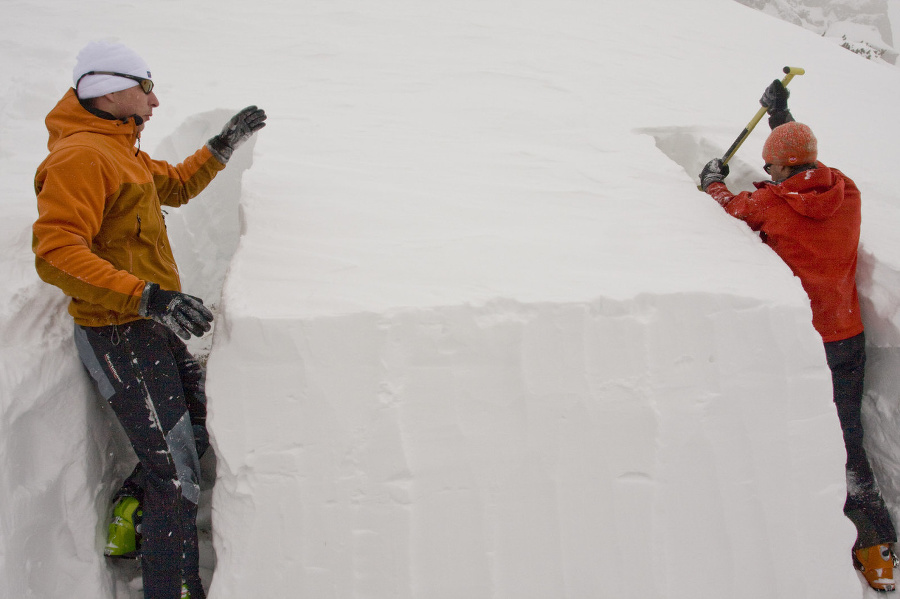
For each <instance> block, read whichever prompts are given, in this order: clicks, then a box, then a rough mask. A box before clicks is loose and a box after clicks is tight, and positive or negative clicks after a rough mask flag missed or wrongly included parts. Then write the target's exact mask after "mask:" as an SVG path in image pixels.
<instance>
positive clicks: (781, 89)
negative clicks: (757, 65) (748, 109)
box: [759, 79, 794, 129]
mask: <svg viewBox="0 0 900 599" xmlns="http://www.w3.org/2000/svg"><path fill="white" fill-rule="evenodd" d="M790 95H791V92H789V91H788V89H787V88H786V87H785V86H784V84H783V83H781V81H779V80H778V79H776V80H775V81H773V82H772V83H770V84H769V87H767V88H766V91H764V92H763V95H762V97H761V98H760V99H759V103H760V104H761V105H762V106H764V107H765V108H766V112H768V113H769V128H770V129H774V128H775V127H778V126H779V125H783V124H785V123H789V122H791V121H793V120H794V116H793V115H792V114H791V111H790V110H788V97H789V96H790Z"/></svg>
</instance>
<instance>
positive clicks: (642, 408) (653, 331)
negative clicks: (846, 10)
mask: <svg viewBox="0 0 900 599" xmlns="http://www.w3.org/2000/svg"><path fill="white" fill-rule="evenodd" d="M376 4H377V6H376ZM4 22H5V24H6V27H5V28H4V34H3V38H2V42H3V46H4V50H5V51H4V53H3V58H2V59H0V75H2V78H3V81H5V82H6V85H5V86H3V87H2V89H0V131H2V136H0V181H2V183H0V185H2V186H3V192H4V193H3V197H4V207H5V214H4V218H3V219H2V220H0V231H2V233H3V234H2V235H0V240H2V241H0V243H2V244H3V252H2V255H3V260H2V261H0V279H2V280H3V281H4V285H3V287H2V294H3V297H2V298H0V348H2V360H0V368H2V369H0V373H2V375H0V506H2V507H0V596H3V597H40V598H56V597H66V598H68V597H118V598H129V599H134V598H137V597H140V590H139V586H140V585H139V580H135V579H134V577H135V571H134V569H133V568H132V569H130V570H129V569H128V568H126V567H123V566H122V565H120V564H119V565H113V566H109V565H107V564H106V563H105V561H104V559H103V558H102V557H101V548H102V544H103V539H104V535H105V525H106V521H107V517H108V514H109V509H110V508H109V503H108V502H109V497H110V495H111V494H112V492H113V491H114V489H115V487H116V485H117V484H118V483H119V482H120V480H121V477H122V476H124V474H125V473H127V471H128V470H129V469H130V467H131V465H132V463H131V462H130V461H129V459H128V458H125V457H122V456H127V455H128V453H127V450H125V449H123V448H124V441H123V439H122V436H121V433H120V431H119V429H118V425H117V424H116V423H115V422H113V419H112V418H111V417H110V415H109V410H108V409H104V408H103V407H102V405H101V403H100V402H99V401H98V399H97V398H96V397H95V396H94V395H93V392H92V390H91V388H90V385H89V381H88V380H87V376H86V375H85V374H84V373H83V371H82V369H81V367H80V364H79V363H78V359H77V357H76V355H75V351H74V347H73V344H72V340H71V322H70V319H69V317H68V315H67V314H66V313H65V299H64V298H63V297H61V294H60V293H59V292H58V290H56V289H54V288H52V287H49V286H47V285H44V284H43V283H41V282H40V281H39V280H38V279H37V277H36V275H35V273H34V271H33V266H32V262H33V258H32V255H31V252H30V225H31V222H32V221H33V219H34V216H35V210H34V198H33V194H32V191H31V188H32V184H31V179H32V176H33V173H34V168H35V167H36V166H37V164H38V163H39V162H40V160H41V159H43V157H44V155H45V153H46V149H45V143H46V133H45V131H44V128H43V124H42V121H43V118H44V116H45V115H46V113H47V111H49V109H50V108H51V107H52V106H53V105H54V103H55V102H56V101H57V100H58V99H59V97H61V96H62V94H63V92H64V91H65V89H66V86H67V84H68V83H69V81H70V75H71V68H72V66H73V65H74V60H75V54H76V53H77V50H78V49H79V48H80V47H81V46H82V45H83V44H84V43H86V42H87V41H89V40H92V39H98V38H112V39H119V40H121V41H124V42H126V43H128V44H129V45H131V46H132V47H134V48H135V49H136V50H137V51H138V52H140V53H141V54H142V55H143V56H144V57H145V58H146V59H147V61H148V62H149V63H150V64H151V66H152V68H153V71H154V76H155V79H156V81H157V86H158V87H157V90H158V95H159V96H160V99H161V102H162V105H161V106H160V107H159V109H157V110H156V111H155V113H154V116H153V118H152V119H151V121H150V122H149V123H148V127H147V130H146V132H145V135H144V138H143V143H142V145H143V147H144V148H145V149H148V150H151V153H152V154H153V155H154V156H157V157H160V158H166V159H169V160H178V159H180V158H181V157H183V156H185V155H187V154H188V153H189V152H190V151H192V150H193V149H195V148H196V147H198V146H199V145H200V144H202V143H203V142H204V141H205V139H207V138H208V137H209V136H210V135H211V134H213V133H215V132H216V131H217V130H218V128H219V127H221V125H222V124H224V122H225V120H226V118H227V116H228V115H229V114H232V113H233V112H234V111H236V110H238V109H240V108H242V107H243V106H245V105H247V104H251V103H255V104H258V105H260V106H262V107H264V108H265V109H266V110H267V112H268V114H269V115H270V118H269V126H268V127H267V128H266V129H265V130H263V131H262V132H261V133H260V135H259V136H257V138H256V139H255V140H254V142H255V143H254V144H248V145H247V147H246V148H241V150H240V151H239V152H238V153H237V154H236V155H235V157H234V158H233V160H232V164H231V165H229V168H228V169H226V171H225V172H224V173H223V174H222V175H221V176H220V177H219V178H218V179H217V180H216V181H215V182H214V184H213V186H211V187H210V189H208V190H207V191H206V192H205V193H204V194H203V196H201V197H200V198H197V199H196V200H195V201H194V202H193V203H192V204H191V205H189V206H188V207H186V208H184V209H181V210H178V211H170V214H169V218H168V222H169V230H170V234H171V236H172V239H173V242H174V244H175V245H176V246H177V247H176V249H177V251H178V259H179V263H180V265H181V269H182V271H183V273H184V278H185V280H186V290H187V291H189V292H191V293H195V294H199V295H201V296H203V297H204V298H205V299H206V300H207V303H212V304H214V305H215V307H216V310H217V314H218V321H217V326H216V330H215V334H214V335H213V336H207V338H205V339H203V340H201V341H200V342H199V343H197V344H196V345H195V347H196V349H197V351H198V352H200V353H206V352H207V351H210V343H211V353H210V357H209V365H210V370H209V380H208V389H209V395H210V402H211V405H210V412H211V414H210V428H211V432H212V435H213V440H214V445H215V450H216V456H217V463H216V464H215V471H216V473H217V480H216V481H215V487H214V490H213V491H212V499H211V501H212V515H211V521H212V527H213V531H212V538H213V541H212V545H208V544H207V545H204V555H203V560H204V565H205V568H204V576H205V577H206V579H207V581H208V582H210V583H211V589H210V591H211V592H210V596H211V597H212V598H213V599H227V598H235V599H237V598H240V599H246V598H247V597H316V598H329V597H331V598H335V599H345V598H356V597H369V598H375V599H388V598H390V599H395V598H416V599H426V598H427V599H440V598H448V599H451V598H452V599H459V598H462V597H465V598H466V599H476V598H489V597H490V598H508V599H528V598H535V599H547V598H563V597H566V598H573V599H584V598H594V597H597V598H601V597H602V598H605V597H615V598H621V597H654V598H657V597H658V598H666V599H669V598H672V599H675V598H691V599H696V598H707V597H708V598H719V597H722V596H728V597H734V598H748V599H750V598H753V599H758V598H759V597H772V598H789V599H794V598H798V597H804V598H807V597H808V598H817V599H818V598H832V597H833V598H841V599H844V598H847V597H862V596H869V595H872V596H874V593H873V592H870V591H868V590H866V589H865V588H864V585H863V584H862V583H861V582H860V579H859V577H858V575H857V574H856V573H855V572H854V571H853V570H852V569H851V566H850V559H849V548H850V545H851V543H852V541H853V538H854V531H853V529H852V526H851V525H850V524H849V522H847V521H846V520H845V519H844V517H843V516H842V514H841V505H842V502H843V495H844V478H843V457H844V456H843V446H842V443H841V438H840V431H839V427H838V422H837V417H836V415H835V413H834V408H833V405H832V404H831V393H830V379H829V373H828V370H827V368H826V366H825V360H824V353H823V350H822V346H821V343H820V340H819V338H818V336H817V335H816V334H815V332H814V330H813V329H812V326H811V324H810V318H811V315H810V312H809V307H808V302H807V300H806V297H805V295H804V293H803V291H802V289H801V287H800V285H799V282H798V281H797V280H796V279H794V278H793V277H792V276H791V274H790V272H789V270H788V269H787V268H786V267H785V266H784V265H783V264H782V263H781V262H780V260H779V259H778V258H777V257H776V256H775V255H774V254H773V253H772V252H771V251H770V250H769V249H768V248H766V247H765V246H764V245H762V244H761V243H760V242H759V240H758V238H757V237H756V236H755V235H754V234H753V233H752V232H750V231H749V230H748V229H747V228H746V227H745V226H744V225H743V224H742V223H740V222H738V221H735V220H733V219H731V218H730V217H728V216H727V215H725V214H724V213H723V212H722V211H721V209H720V208H719V207H718V206H717V205H716V204H715V203H714V202H712V201H711V200H710V199H709V198H708V197H707V196H705V195H704V194H701V193H700V192H698V191H697V189H696V182H697V181H696V173H698V172H699V170H700V168H701V167H702V165H703V163H704V162H705V161H706V160H708V159H709V158H711V157H712V156H715V155H721V153H722V152H723V151H724V149H725V148H727V147H728V146H729V145H730V143H731V141H733V139H734V137H735V135H736V134H737V132H738V131H739V130H740V128H741V127H743V125H744V124H745V123H746V122H747V121H748V120H749V119H750V117H751V116H752V115H753V114H754V113H755V111H756V109H757V108H758V104H757V99H758V98H759V96H760V94H761V92H762V90H763V88H764V87H765V86H766V85H767V84H768V83H769V82H770V81H771V80H772V79H774V78H775V77H780V76H781V75H780V69H781V67H782V66H784V65H787V64H789V65H794V66H802V67H804V68H806V70H807V74H806V75H805V76H803V77H798V78H796V79H795V80H794V81H793V82H792V83H791V88H792V90H793V94H792V98H791V102H792V108H793V110H794V113H795V115H796V116H797V117H798V118H799V119H801V120H802V121H804V122H807V123H809V124H811V125H812V127H813V129H814V130H815V131H816V133H817V136H818V137H819V140H820V147H821V153H820V157H821V159H822V160H823V161H824V162H826V163H827V164H832V165H835V166H839V167H840V168H841V169H842V170H844V171H845V172H846V173H848V174H849V175H850V176H851V177H853V178H854V179H855V180H856V181H857V183H858V184H859V186H860V187H861V189H862V190H863V197H864V202H865V207H864V223H863V242H862V246H861V263H860V271H859V283H860V290H861V293H862V294H863V296H864V297H863V307H864V311H865V318H866V322H867V326H868V332H869V342H870V346H871V347H870V351H871V354H870V372H869V375H870V376H869V390H868V399H867V403H866V408H865V417H866V419H867V423H868V427H869V428H868V431H869V439H868V442H869V446H870V450H871V451H872V455H873V457H874V458H875V461H876V463H875V466H876V469H877V471H878V473H879V475H880V478H881V480H882V483H883V484H884V489H885V493H886V499H887V501H888V503H889V505H890V507H891V509H892V513H894V515H895V517H900V503H898V502H900V487H898V484H900V476H898V475H900V440H898V436H897V433H896V431H897V430H898V427H900V405H898V400H897V396H898V393H897V390H898V389H900V380H898V378H900V375H898V374H897V373H900V314H898V310H900V263H898V261H900V258H898V257H900V251H898V250H900V248H898V247H897V246H898V241H897V235H896V230H897V225H898V223H900V213H898V205H900V193H898V192H897V188H896V185H895V176H894V174H895V169H896V164H898V158H900V156H898V148H897V139H898V138H900V123H898V121H897V119H896V118H894V117H893V116H892V115H895V114H896V104H895V102H896V98H898V97H900V73H898V72H897V70H896V69H895V68H893V67H889V66H887V65H884V64H876V63H874V62H871V61H866V60H863V59H861V58H860V57H858V56H855V55H854V54H851V53H849V52H846V51H845V50H843V49H841V48H839V47H837V46H835V45H834V44H832V43H830V42H829V41H827V40H823V39H821V37H819V36H818V35H816V34H814V33H812V32H808V31H804V30H802V29H798V28H797V27H796V26H793V25H791V24H788V23H785V22H783V21H780V20H777V19H773V18H771V17H770V16H767V15H765V14H763V13H761V12H758V11H754V10H751V9H749V8H747V7H745V6H741V5H740V4H737V3H735V2H730V1H725V0H691V1H689V2H677V3H676V2H669V1H667V0H655V1H650V0H637V1H632V2H627V3H626V2H615V3H613V2H592V3H586V2H568V1H565V2H522V3H509V2H503V1H501V0H478V1H477V2H476V1H473V0H457V1H454V2H452V3H422V2H414V1H412V0H402V1H401V0H387V1H385V2H379V3H367V2H362V1H360V0H329V1H327V2H326V1H310V2H302V3H296V2H291V1H288V0H284V1H280V2H279V1H274V0H261V1H260V2H256V3H253V4H252V5H248V4H246V3H241V2H221V1H219V2H215V3H213V2H192V3H176V2H174V1H171V0H170V1H167V2H159V3H154V4H153V5H152V7H151V6H148V4H147V3H139V2H112V1H100V0H87V1H85V2H79V3H70V2H64V1H62V0H56V1H53V2H49V1H48V2H43V3H40V6H38V5H37V3H24V2H12V3H7V4H6V5H4ZM123 24H128V25H127V27H128V32H129V34H128V35H127V36H125V35H124V32H123V27H124V26H125V25H123ZM223 40H224V41H223ZM764 139H765V124H764V123H763V124H762V125H761V128H760V130H758V131H756V132H754V134H753V136H751V138H750V140H748V141H747V142H746V143H745V144H744V146H743V147H742V148H741V150H740V151H739V153H738V154H737V156H736V157H735V158H734V159H733V160H732V163H731V165H732V173H733V174H732V176H731V177H730V180H729V182H730V183H731V185H732V187H733V188H735V189H737V188H742V189H746V188H747V187H748V186H749V184H750V181H751V180H752V179H753V178H754V177H759V176H761V172H760V167H761V160H760V158H759V154H760V148H761V146H762V142H763V140H764ZM209 500H210V494H209V492H208V491H207V493H206V494H205V495H204V497H203V503H204V504H205V505H206V506H207V510H208V504H209ZM209 519H210V515H209V513H207V514H205V516H204V527H205V528H208V527H209ZM213 566H215V572H214V574H213V573H212V569H213Z"/></svg>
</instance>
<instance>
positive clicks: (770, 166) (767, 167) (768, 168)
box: [757, 162, 772, 175]
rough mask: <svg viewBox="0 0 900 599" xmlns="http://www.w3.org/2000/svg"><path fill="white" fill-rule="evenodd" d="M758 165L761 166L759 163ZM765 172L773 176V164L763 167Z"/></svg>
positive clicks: (768, 163)
mask: <svg viewBox="0 0 900 599" xmlns="http://www.w3.org/2000/svg"><path fill="white" fill-rule="evenodd" d="M757 164H759V163H757ZM763 170H764V171H766V174H767V175H771V174H772V163H770V162H767V163H766V164H765V165H764V166H763Z"/></svg>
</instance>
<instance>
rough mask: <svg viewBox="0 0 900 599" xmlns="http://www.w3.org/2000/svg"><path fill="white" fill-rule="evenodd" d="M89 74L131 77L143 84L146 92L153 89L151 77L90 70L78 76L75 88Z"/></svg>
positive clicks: (142, 86) (142, 87)
mask: <svg viewBox="0 0 900 599" xmlns="http://www.w3.org/2000/svg"><path fill="white" fill-rule="evenodd" d="M88 75H113V76H114V77H124V78H126V79H131V80H132V81H137V82H138V85H140V86H141V89H142V90H143V91H144V93H145V94H149V93H150V92H152V91H153V81H151V80H150V79H146V78H144V77H136V76H134V75H127V74H125V73H116V72H115V71H88V72H87V73H85V74H84V75H82V76H81V77H79V78H78V81H76V82H75V90H76V91H77V90H78V84H79V83H81V80H82V79H84V78H85V77H87V76H88Z"/></svg>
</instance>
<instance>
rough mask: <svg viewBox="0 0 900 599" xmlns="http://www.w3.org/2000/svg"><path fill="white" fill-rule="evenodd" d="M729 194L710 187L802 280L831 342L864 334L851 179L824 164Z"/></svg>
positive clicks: (856, 203) (717, 186) (856, 192)
mask: <svg viewBox="0 0 900 599" xmlns="http://www.w3.org/2000/svg"><path fill="white" fill-rule="evenodd" d="M754 185H755V186H756V191H754V192H749V191H745V192H741V193H739V194H738V195H734V194H732V193H731V192H730V191H728V188H727V187H726V186H725V184H724V183H713V184H711V185H710V186H709V187H707V190H706V191H707V193H708V194H709V195H711V196H712V197H713V198H714V199H715V200H716V201H717V202H719V204H721V205H722V206H723V207H724V208H725V211H726V212H728V213H729V214H730V215H732V216H734V217H735V218H739V219H741V220H743V221H745V222H746V223H747V224H748V225H749V226H750V228H751V229H753V230H754V231H758V232H759V234H760V237H761V238H762V240H763V242H765V243H766V244H768V245H769V246H770V247H771V248H772V249H773V250H775V253H777V254H778V255H779V256H780V257H781V259H782V260H784V261H785V263H786V264H787V265H788V266H789V267H790V269H791V271H792V272H793V273H794V274H795V275H796V276H797V277H799V278H800V283H801V284H802V285H803V289H805V290H806V293H807V295H809V299H810V303H811V306H812V313H813V326H814V327H815V328H816V330H817V331H818V332H819V334H820V335H821V336H822V339H823V340H824V341H826V342H830V341H840V340H842V339H848V338H850V337H853V336H855V335H858V334H860V333H862V332H863V323H862V318H861V317H860V313H859V298H858V296H857V291H856V259H857V258H856V253H857V248H858V246H859V226H860V221H861V216H860V194H859V190H858V189H857V188H856V184H855V183H853V181H852V180H851V179H850V178H848V177H847V176H845V175H844V174H843V173H841V172H840V171H839V170H837V169H833V168H829V167H827V166H825V165H824V164H822V163H821V162H817V163H816V168H815V169H812V170H807V171H801V172H799V173H797V174H795V175H793V176H792V177H790V178H788V179H786V180H785V181H783V182H781V183H778V184H776V183H772V182H771V181H765V182H762V183H754Z"/></svg>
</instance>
